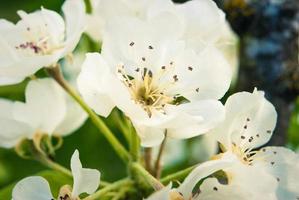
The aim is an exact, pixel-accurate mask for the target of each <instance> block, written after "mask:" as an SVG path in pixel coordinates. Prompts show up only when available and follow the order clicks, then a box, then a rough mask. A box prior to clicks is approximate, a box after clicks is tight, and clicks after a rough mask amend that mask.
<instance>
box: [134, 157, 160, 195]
mask: <svg viewBox="0 0 299 200" xmlns="http://www.w3.org/2000/svg"><path fill="white" fill-rule="evenodd" d="M132 169H133V170H135V171H136V172H138V173H139V174H140V175H141V176H142V177H143V178H144V179H145V181H146V182H147V183H148V184H150V185H151V186H152V187H153V188H154V189H155V190H160V189H162V188H163V187H164V185H163V184H162V183H161V182H159V181H158V180H157V179H156V178H155V177H153V176H152V175H151V174H150V173H149V172H148V171H146V170H145V169H144V168H143V167H142V166H141V165H140V164H139V163H136V162H135V163H132Z"/></svg>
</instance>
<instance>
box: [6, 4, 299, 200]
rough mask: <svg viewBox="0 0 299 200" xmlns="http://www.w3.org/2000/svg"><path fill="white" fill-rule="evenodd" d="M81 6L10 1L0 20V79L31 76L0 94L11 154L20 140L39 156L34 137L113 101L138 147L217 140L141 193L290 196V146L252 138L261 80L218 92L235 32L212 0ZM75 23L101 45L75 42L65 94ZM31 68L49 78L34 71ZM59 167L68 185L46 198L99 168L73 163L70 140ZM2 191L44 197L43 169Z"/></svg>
mask: <svg viewBox="0 0 299 200" xmlns="http://www.w3.org/2000/svg"><path fill="white" fill-rule="evenodd" d="M91 7H92V12H91V13H86V11H85V9H86V8H85V4H84V1H83V0H66V1H65V3H64V4H63V6H62V11H63V17H62V16H61V15H59V14H58V13H56V12H54V11H51V10H48V9H46V8H43V7H42V8H41V9H40V10H38V11H35V12H32V13H26V12H24V11H18V14H19V16H20V18H21V19H20V20H19V21H18V22H17V23H16V24H13V23H11V22H9V21H7V20H4V19H1V20H0V36H1V37H0V46H1V49H0V85H11V84H17V83H20V82H22V81H24V80H25V79H26V78H31V79H32V80H30V81H29V82H28V84H27V86H26V91H25V98H26V102H19V101H11V100H7V99H3V98H1V99H0V126H1V131H0V146H1V147H3V148H13V147H15V149H16V151H17V152H18V153H19V154H22V153H21V151H22V150H24V149H22V148H23V146H24V145H23V144H24V142H29V143H30V144H32V145H33V147H34V150H36V151H37V154H38V155H41V156H46V157H47V156H49V155H50V154H51V153H53V152H51V151H49V150H48V149H51V148H50V147H53V146H51V145H50V146H49V147H47V148H45V147H44V146H43V145H42V143H43V141H44V140H45V137H61V136H66V135H68V134H70V133H72V132H74V131H75V130H77V129H78V128H79V127H80V126H81V125H82V124H83V123H84V122H85V120H86V118H87V116H88V115H89V116H90V117H91V118H92V119H93V121H95V123H99V122H98V121H99V118H97V115H100V116H102V117H108V116H109V115H110V113H111V112H112V110H113V109H114V108H115V107H116V108H117V109H119V110H120V111H121V112H122V113H123V114H124V115H125V116H126V120H127V119H128V120H130V124H132V125H133V127H134V129H135V131H136V133H137V135H138V139H139V140H140V144H141V147H143V148H152V147H156V146H159V145H163V142H164V141H165V139H166V138H173V139H176V140H179V139H186V138H192V137H195V136H198V135H202V134H207V135H209V136H210V137H211V138H212V140H213V141H214V142H215V143H216V142H218V143H219V146H220V150H221V151H220V153H219V154H216V155H214V156H213V157H212V158H211V159H210V160H208V161H206V162H203V163H202V164H199V165H197V166H196V167H194V169H193V170H192V171H191V173H190V174H189V175H188V176H187V177H186V178H185V180H184V181H183V182H182V183H181V184H179V186H178V187H173V185H175V184H173V183H175V180H172V181H173V183H171V182H170V183H169V184H168V186H165V187H162V188H159V189H160V190H158V191H157V192H154V193H153V194H152V195H150V196H149V197H147V199H148V200H191V199H193V200H217V199H229V200H237V199H242V200H243V199H245V200H247V199H248V200H255V199H256V200H260V199H265V200H296V199H297V200H298V199H299V189H298V188H299V181H298V180H299V156H298V155H297V154H296V153H294V152H292V151H291V150H289V149H287V148H284V147H272V146H271V147H262V146H263V145H265V144H266V143H267V142H268V141H269V140H270V138H271V136H272V134H273V133H274V129H275V125H276V121H277V113H276V111H275V108H274V106H273V105H272V104H271V103H270V102H269V101H268V100H267V99H266V98H265V95H264V92H263V91H259V90H258V89H254V91H253V92H252V93H251V92H239V93H235V94H233V95H231V96H230V97H228V98H227V100H226V103H225V104H224V105H223V103H222V102H221V101H220V100H221V99H222V97H223V96H224V95H225V94H226V92H227V91H228V89H229V87H230V85H231V82H232V80H233V77H234V74H235V72H236V67H237V63H238V61H237V55H236V48H237V47H236V43H237V41H236V40H237V39H236V36H235V34H234V33H233V32H232V30H231V29H230V27H229V24H228V22H227V21H226V19H225V14H224V13H223V12H222V11H221V10H220V9H219V8H218V7H217V5H216V4H215V3H214V2H213V1H212V0H191V1H188V2H186V3H183V4H176V3H173V2H172V1H171V0H92V1H91ZM83 33H86V34H87V35H89V37H90V38H91V39H92V40H93V41H94V42H96V43H99V44H101V51H100V52H85V53H86V56H85V58H84V61H83V62H82V65H81V64H80V72H79V74H77V73H75V74H71V75H70V76H73V77H72V78H73V79H76V84H75V85H76V88H77V90H78V92H79V94H80V96H79V95H77V96H76V94H74V93H72V91H73V89H70V87H69V86H67V85H66V83H65V82H64V80H62V78H63V77H60V76H59V75H57V71H58V72H59V70H60V63H61V61H62V60H63V59H67V58H69V57H71V54H72V52H73V51H74V49H75V47H76V46H77V45H78V43H79V41H80V38H81V35H82V34H83ZM42 68H44V69H45V70H46V71H47V72H49V75H50V76H51V77H52V78H50V77H48V78H37V77H36V76H34V74H36V72H37V71H39V70H40V69H42ZM60 75H61V74H60ZM26 80H27V79H26ZM60 86H62V87H60ZM63 89H64V90H63ZM68 93H69V94H70V95H69V94H68ZM71 97H74V98H71ZM81 97H82V99H81ZM82 102H85V103H82ZM80 105H81V107H80ZM82 105H83V106H82ZM85 105H86V106H88V108H87V107H86V106H85ZM90 108H91V109H90ZM85 111H87V113H86V112H85ZM95 113H96V114H97V115H96V114H95ZM94 119H96V120H94ZM100 126H101V125H100ZM131 134H132V133H131ZM112 143H113V144H115V143H116V142H115V141H114V140H112ZM117 144H118V143H117ZM82 145H83V144H82ZM260 147H262V148H260ZM118 149H119V148H118ZM33 154H34V155H36V154H35V151H34V153H33ZM22 155H23V154H22ZM51 155H52V154H51ZM23 156H24V155H23ZM31 156H32V155H31ZM39 159H40V157H39ZM129 160H130V159H129ZM128 162H129V161H128ZM71 172H72V177H73V182H74V183H73V187H70V186H68V185H66V186H63V187H62V188H61V190H60V193H59V195H58V199H65V200H78V199H80V194H82V193H87V194H92V193H94V192H96V190H97V188H98V187H99V184H100V183H99V182H100V172H99V171H98V170H95V169H86V168H82V165H81V162H80V160H79V153H78V151H75V152H74V154H73V156H72V158H71ZM219 172H222V173H223V174H224V175H223V176H221V177H220V176H217V173H219ZM157 181H158V180H157ZM198 183H201V184H200V186H198ZM155 189H156V188H155ZM100 191H101V190H100ZM143 197H144V198H146V197H145V196H143ZM87 198H88V197H87ZM12 199H13V200H52V199H54V198H53V194H52V193H51V190H50V188H49V184H48V183H47V181H46V180H45V179H43V178H41V177H36V176H34V177H28V178H25V179H23V180H21V181H20V182H19V183H17V185H16V186H15V188H14V190H13V192H12ZM90 200H92V195H91V196H90Z"/></svg>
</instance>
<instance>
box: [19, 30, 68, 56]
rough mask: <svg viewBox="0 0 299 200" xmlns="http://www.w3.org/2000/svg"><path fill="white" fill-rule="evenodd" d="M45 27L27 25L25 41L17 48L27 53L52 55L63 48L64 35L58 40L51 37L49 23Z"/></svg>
mask: <svg viewBox="0 0 299 200" xmlns="http://www.w3.org/2000/svg"><path fill="white" fill-rule="evenodd" d="M44 26H45V27H41V28H38V31H37V30H35V29H37V28H36V27H35V29H32V28H31V27H27V28H26V31H25V32H24V40H25V42H21V43H19V44H17V45H16V46H15V49H17V50H19V51H21V52H22V53H23V54H25V55H50V54H53V53H54V52H55V51H57V50H59V49H61V48H63V45H61V41H62V39H63V38H64V35H61V37H60V39H61V40H60V39H59V40H58V41H56V39H55V38H52V37H51V34H50V33H49V32H48V31H47V24H45V25H44Z"/></svg>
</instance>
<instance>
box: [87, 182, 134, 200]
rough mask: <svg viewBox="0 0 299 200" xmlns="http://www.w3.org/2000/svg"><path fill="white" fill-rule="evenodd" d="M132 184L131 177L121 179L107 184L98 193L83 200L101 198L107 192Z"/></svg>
mask: <svg viewBox="0 0 299 200" xmlns="http://www.w3.org/2000/svg"><path fill="white" fill-rule="evenodd" d="M131 185H132V181H131V180H130V179H122V180H119V181H116V182H114V183H112V184H110V185H108V186H106V187H105V188H103V189H101V190H99V191H97V192H96V193H94V194H92V195H90V196H88V197H86V198H84V199H83V200H96V199H100V198H101V197H103V196H104V195H106V194H107V193H109V192H111V191H114V190H117V189H119V188H123V187H129V186H131Z"/></svg>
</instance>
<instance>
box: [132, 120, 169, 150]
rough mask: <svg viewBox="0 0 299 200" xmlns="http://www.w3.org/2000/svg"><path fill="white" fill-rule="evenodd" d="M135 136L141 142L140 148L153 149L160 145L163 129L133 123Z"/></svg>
mask: <svg viewBox="0 0 299 200" xmlns="http://www.w3.org/2000/svg"><path fill="white" fill-rule="evenodd" d="M133 123H134V122H133ZM134 127H135V128H136V131H137V134H138V136H139V137H140V140H141V146H143V147H154V146H158V145H160V144H161V143H162V141H163V139H164V137H165V135H164V133H165V129H163V128H159V127H153V126H147V125H142V124H136V123H134Z"/></svg>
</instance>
